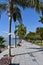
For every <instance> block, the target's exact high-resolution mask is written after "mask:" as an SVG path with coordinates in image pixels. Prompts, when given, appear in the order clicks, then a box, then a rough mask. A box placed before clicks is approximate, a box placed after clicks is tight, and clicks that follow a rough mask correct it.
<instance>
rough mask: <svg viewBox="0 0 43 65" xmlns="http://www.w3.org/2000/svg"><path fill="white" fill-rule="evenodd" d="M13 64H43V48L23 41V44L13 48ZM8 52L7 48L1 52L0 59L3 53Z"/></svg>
mask: <svg viewBox="0 0 43 65" xmlns="http://www.w3.org/2000/svg"><path fill="white" fill-rule="evenodd" d="M11 51H12V55H15V56H14V57H13V58H12V64H14V65H43V49H41V48H40V47H39V46H37V45H34V44H31V43H29V42H26V41H22V43H21V46H20V47H17V48H12V49H11ZM5 54H8V50H5V51H4V52H3V53H1V54H0V59H1V58H2V57H3V55H5Z"/></svg>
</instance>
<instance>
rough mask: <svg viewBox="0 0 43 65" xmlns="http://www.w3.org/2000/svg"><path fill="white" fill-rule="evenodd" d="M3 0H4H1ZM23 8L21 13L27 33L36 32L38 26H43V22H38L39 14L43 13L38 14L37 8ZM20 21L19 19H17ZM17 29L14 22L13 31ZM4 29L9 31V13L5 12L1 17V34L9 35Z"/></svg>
mask: <svg viewBox="0 0 43 65" xmlns="http://www.w3.org/2000/svg"><path fill="white" fill-rule="evenodd" d="M1 1H2V0H1ZM20 9H21V14H22V19H23V24H24V25H25V26H26V28H27V33H28V32H29V31H31V32H35V30H36V28H37V27H43V24H42V23H40V22H38V20H39V19H40V17H39V16H41V13H40V14H38V13H37V12H36V11H35V10H33V9H30V8H26V9H25V10H23V9H22V8H20ZM17 22H18V21H17ZM14 30H15V24H14V22H12V33H13V32H14ZM3 31H7V32H8V16H7V13H3V14H2V16H1V19H0V36H1V35H2V36H4V37H7V36H8V35H7V34H5V33H4V32H3Z"/></svg>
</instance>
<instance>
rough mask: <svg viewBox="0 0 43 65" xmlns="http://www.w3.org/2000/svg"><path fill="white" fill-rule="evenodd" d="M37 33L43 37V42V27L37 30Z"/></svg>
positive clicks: (42, 38)
mask: <svg viewBox="0 0 43 65" xmlns="http://www.w3.org/2000/svg"><path fill="white" fill-rule="evenodd" d="M36 33H37V34H38V35H40V37H41V38H40V39H41V40H43V28H42V27H39V28H37V29H36Z"/></svg>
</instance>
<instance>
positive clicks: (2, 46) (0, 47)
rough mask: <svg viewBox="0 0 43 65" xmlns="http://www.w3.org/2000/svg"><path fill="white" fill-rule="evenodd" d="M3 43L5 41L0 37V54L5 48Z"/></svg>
mask: <svg viewBox="0 0 43 65" xmlns="http://www.w3.org/2000/svg"><path fill="white" fill-rule="evenodd" d="M4 42H6V40H5V39H4V37H3V36H0V52H1V49H2V48H5V47H6V46H5V44H3V43H4Z"/></svg>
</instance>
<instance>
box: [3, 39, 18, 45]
mask: <svg viewBox="0 0 43 65" xmlns="http://www.w3.org/2000/svg"><path fill="white" fill-rule="evenodd" d="M5 40H6V42H5V43H4V44H5V45H6V46H8V38H5ZM16 40H17V42H18V41H19V39H16ZM14 44H15V39H14V38H11V45H14Z"/></svg>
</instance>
